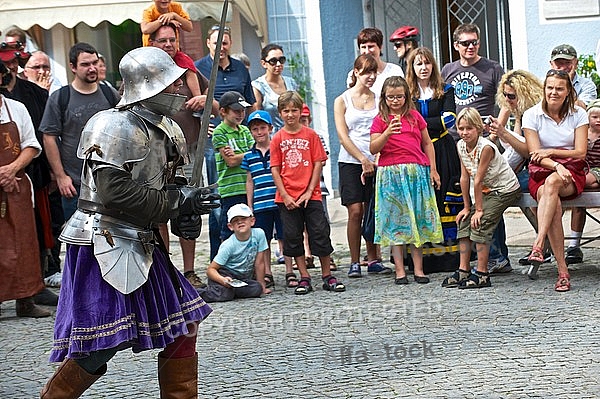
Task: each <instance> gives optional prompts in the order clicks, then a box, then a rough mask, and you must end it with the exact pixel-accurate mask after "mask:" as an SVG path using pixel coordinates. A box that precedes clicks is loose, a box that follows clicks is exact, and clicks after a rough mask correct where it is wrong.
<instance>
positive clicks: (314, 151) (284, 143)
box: [271, 126, 327, 203]
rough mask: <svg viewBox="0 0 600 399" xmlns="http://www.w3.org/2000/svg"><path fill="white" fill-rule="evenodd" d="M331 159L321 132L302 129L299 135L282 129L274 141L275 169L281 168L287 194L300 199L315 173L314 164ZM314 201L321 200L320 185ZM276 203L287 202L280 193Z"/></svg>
mask: <svg viewBox="0 0 600 399" xmlns="http://www.w3.org/2000/svg"><path fill="white" fill-rule="evenodd" d="M326 160H327V154H325V149H324V148H323V144H321V140H320V139H319V136H318V135H317V133H316V132H315V131H314V130H312V129H311V128H309V127H306V126H302V129H300V131H299V132H297V133H290V132H288V131H286V130H285V129H281V130H279V131H278V132H277V133H276V134H275V135H274V136H273V139H272V140H271V167H274V166H279V167H280V168H281V169H280V174H281V179H282V180H283V186H284V187H285V190H286V191H287V193H288V194H289V195H290V196H292V197H293V198H295V199H297V198H298V197H300V196H301V195H302V193H304V192H305V191H306V188H307V187H308V184H309V183H310V178H311V177H312V173H313V170H314V164H315V163H317V162H323V161H326ZM310 199H311V200H317V201H321V188H320V187H319V184H317V186H316V187H315V189H314V190H313V193H312V196H311V197H310ZM275 202H277V203H283V198H281V195H280V193H279V190H278V191H277V193H276V194H275Z"/></svg>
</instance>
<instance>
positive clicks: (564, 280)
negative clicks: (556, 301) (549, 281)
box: [554, 273, 571, 292]
mask: <svg viewBox="0 0 600 399" xmlns="http://www.w3.org/2000/svg"><path fill="white" fill-rule="evenodd" d="M570 289H571V276H569V273H560V274H559V275H558V280H557V281H556V284H554V291H557V292H567V291H569V290H570Z"/></svg>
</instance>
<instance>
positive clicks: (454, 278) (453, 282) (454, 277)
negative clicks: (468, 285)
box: [442, 269, 471, 288]
mask: <svg viewBox="0 0 600 399" xmlns="http://www.w3.org/2000/svg"><path fill="white" fill-rule="evenodd" d="M469 274H471V272H468V271H465V270H461V269H458V270H457V271H455V272H454V273H452V274H451V275H450V276H448V277H446V278H445V279H444V281H443V282H442V287H444V288H454V287H458V286H459V285H460V284H461V283H462V282H463V281H465V280H466V279H467V278H469Z"/></svg>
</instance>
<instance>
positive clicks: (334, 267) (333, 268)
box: [329, 258, 338, 272]
mask: <svg viewBox="0 0 600 399" xmlns="http://www.w3.org/2000/svg"><path fill="white" fill-rule="evenodd" d="M337 269H338V268H337V265H336V264H335V261H334V260H333V258H330V260H329V270H331V271H332V272H336V271H337Z"/></svg>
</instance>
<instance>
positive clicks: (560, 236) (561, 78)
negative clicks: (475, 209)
mask: <svg viewBox="0 0 600 399" xmlns="http://www.w3.org/2000/svg"><path fill="white" fill-rule="evenodd" d="M575 99H576V95H575V90H574V89H573V84H572V83H571V78H570V77H569V75H568V74H567V73H566V72H564V71H560V70H555V69H551V70H550V71H548V73H547V74H546V79H545V80H544V97H543V100H542V102H541V103H539V104H537V105H535V106H534V107H532V108H530V109H528V110H527V111H525V113H524V114H523V131H524V133H525V139H526V142H527V148H528V151H529V154H530V164H529V192H530V194H531V196H532V197H533V198H534V199H535V200H536V201H537V202H538V210H537V222H538V234H537V237H536V238H535V241H534V242H533V248H532V251H531V254H530V255H529V261H530V262H531V264H532V265H533V266H536V267H539V265H540V264H542V263H543V262H544V254H543V252H542V251H543V250H542V248H543V247H544V240H545V239H546V237H547V238H548V240H549V241H550V246H551V247H552V251H553V252H554V256H555V258H556V263H557V267H558V281H557V282H556V284H555V285H554V289H555V290H556V291H559V292H564V291H569V290H570V288H571V282H570V276H569V270H568V269H567V263H566V261H565V250H564V231H563V226H562V206H561V201H562V200H568V199H572V198H575V197H577V196H578V195H579V194H581V192H582V191H583V188H584V186H585V171H584V165H585V155H586V152H587V129H588V118H587V114H586V112H585V110H583V108H581V107H579V106H577V105H575Z"/></svg>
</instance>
